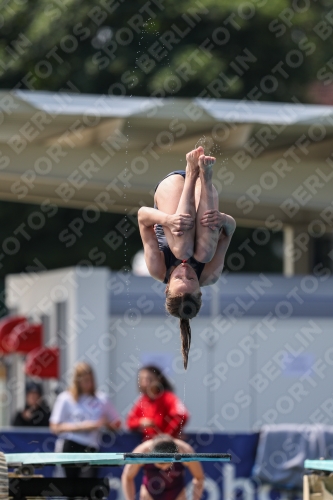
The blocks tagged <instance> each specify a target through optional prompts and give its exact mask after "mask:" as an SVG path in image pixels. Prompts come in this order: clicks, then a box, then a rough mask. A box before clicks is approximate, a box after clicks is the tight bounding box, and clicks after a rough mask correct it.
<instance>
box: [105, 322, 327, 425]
mask: <svg viewBox="0 0 333 500" xmlns="http://www.w3.org/2000/svg"><path fill="white" fill-rule="evenodd" d="M215 325H217V323H216V322H215ZM332 327H333V321H332V320H331V319H318V318H315V319H311V318H297V319H285V320H281V319H280V320H278V319H275V320H274V319H273V320H271V322H270V323H268V322H266V325H265V324H264V323H263V321H262V318H259V317H258V318H255V317H252V318H247V319H238V320H236V321H235V323H234V325H233V326H232V327H231V328H230V329H229V330H228V331H226V332H225V333H224V334H222V333H220V332H219V331H218V329H217V328H216V327H215V326H214V319H211V318H197V319H196V320H195V321H192V345H191V355H190V362H189V367H188V370H187V372H185V371H184V369H183V368H182V359H181V355H180V339H179V330H178V327H177V321H173V319H172V320H170V318H169V319H168V318H161V317H145V318H141V320H140V322H139V323H138V324H137V325H136V326H135V327H134V328H132V327H131V326H129V325H126V322H125V321H124V320H123V317H113V318H112V319H111V331H113V333H114V334H115V335H116V338H117V343H116V347H115V349H114V351H113V353H112V356H113V363H112V365H111V366H112V368H111V371H110V372H111V374H112V380H113V382H112V384H113V385H112V387H111V392H112V393H113V398H114V401H115V403H116V406H117V408H118V410H119V411H120V412H121V413H122V414H123V415H124V416H125V415H126V414H127V411H128V408H129V407H130V406H131V405H132V402H133V400H134V399H135V397H136V396H137V389H136V384H137V368H139V367H140V366H141V365H142V364H144V362H147V361H149V360H151V361H152V362H154V360H155V361H156V362H157V363H159V364H160V366H162V367H163V366H165V367H166V373H167V374H168V376H169V377H170V379H171V380H172V382H173V383H174V385H175V387H176V393H177V395H178V396H179V397H180V398H181V399H182V400H183V401H184V402H185V405H186V406H187V408H188V409H189V411H190V413H191V420H190V423H189V425H188V426H187V430H188V431H190V430H191V431H192V430H198V429H203V428H207V427H209V428H210V429H214V430H215V431H217V432H240V431H246V432H248V431H252V430H257V429H258V428H260V426H261V425H262V424H267V423H286V422H288V423H306V422H309V423H314V422H318V421H324V422H326V423H331V422H332V420H333V389H332V379H333V344H332ZM208 332H209V333H210V336H211V338H209V335H208ZM254 332H257V333H254ZM115 360H117V363H115Z"/></svg>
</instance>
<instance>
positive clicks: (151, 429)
mask: <svg viewBox="0 0 333 500" xmlns="http://www.w3.org/2000/svg"><path fill="white" fill-rule="evenodd" d="M138 382H139V391H140V392H141V397H140V398H139V399H138V400H137V402H136V403H135V404H134V406H133V408H132V409H131V411H130V412H129V414H128V416H127V426H128V428H129V429H130V430H131V431H137V432H141V433H142V435H143V439H144V440H146V439H151V438H153V437H154V436H156V435H158V434H169V435H170V436H172V437H175V438H179V437H180V436H181V433H182V432H183V427H184V425H185V424H186V422H187V421H188V419H189V413H188V411H187V409H186V408H185V406H184V405H183V403H182V402H181V400H180V399H179V398H178V397H177V396H176V395H175V394H174V392H173V387H172V385H171V383H170V382H169V381H168V379H167V378H166V377H165V376H164V375H163V373H162V372H161V370H160V369H159V368H157V366H152V365H150V366H144V367H143V368H141V370H140V371H139V376H138Z"/></svg>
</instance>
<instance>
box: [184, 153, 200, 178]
mask: <svg viewBox="0 0 333 500" xmlns="http://www.w3.org/2000/svg"><path fill="white" fill-rule="evenodd" d="M203 154H204V148H203V147H202V146H199V147H198V148H197V149H193V151H190V152H189V153H187V155H186V174H187V175H193V176H194V177H196V178H197V177H198V175H199V157H200V156H201V155H203Z"/></svg>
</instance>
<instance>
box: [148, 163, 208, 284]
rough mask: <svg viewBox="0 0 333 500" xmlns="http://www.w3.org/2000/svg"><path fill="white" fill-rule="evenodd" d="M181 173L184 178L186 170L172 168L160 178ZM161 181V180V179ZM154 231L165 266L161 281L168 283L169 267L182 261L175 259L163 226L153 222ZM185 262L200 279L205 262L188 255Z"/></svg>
mask: <svg viewBox="0 0 333 500" xmlns="http://www.w3.org/2000/svg"><path fill="white" fill-rule="evenodd" d="M177 174H178V175H181V176H182V177H184V179H185V175H186V172H185V170H174V171H173V172H170V174H168V175H166V176H165V177H164V178H163V179H162V180H164V179H166V178H167V177H170V176H171V175H177ZM161 182H162V181H161ZM161 182H159V183H158V184H157V186H156V187H155V192H156V189H157V188H158V186H159V185H160V183H161ZM154 208H156V209H157V210H158V208H157V206H156V205H154ZM154 231H155V234H156V238H157V241H158V247H159V249H160V250H161V251H162V252H163V254H164V260H165V267H166V274H165V278H164V281H163V283H168V281H169V278H170V273H171V269H172V268H173V267H174V266H179V264H181V263H182V261H181V260H180V259H177V258H176V257H175V256H174V254H173V253H172V252H171V250H170V247H169V244H168V241H167V239H166V236H165V233H164V230H163V226H162V225H161V224H155V226H154ZM186 262H187V264H189V265H190V266H191V267H192V268H193V269H194V271H195V274H196V275H197V277H198V280H200V276H201V273H202V271H203V268H204V267H205V264H204V263H203V262H198V261H197V260H196V259H195V258H194V257H190V258H189V259H187V261H186Z"/></svg>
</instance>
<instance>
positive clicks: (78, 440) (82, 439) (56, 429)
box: [50, 362, 121, 478]
mask: <svg viewBox="0 0 333 500" xmlns="http://www.w3.org/2000/svg"><path fill="white" fill-rule="evenodd" d="M120 425H121V422H120V419H119V416H118V413H117V412H116V410H115V409H114V408H113V406H112V405H111V403H110V402H109V401H108V399H107V398H106V396H105V395H103V394H101V393H98V392H96V384H95V377H94V373H93V370H92V368H91V366H90V365H88V364H87V363H84V362H80V363H78V364H77V365H76V366H75V368H74V374H73V381H72V384H71V386H70V388H69V390H67V391H64V392H62V393H61V394H59V396H58V397H57V399H56V402H55V405H54V407H53V410H52V413H51V417H50V429H51V431H52V432H53V433H54V434H57V435H58V436H59V438H60V439H61V440H63V448H62V451H63V452H64V453H70V452H73V453H85V452H89V453H92V452H97V451H98V450H99V447H100V435H101V432H102V430H103V429H111V430H116V429H119V427H120ZM65 472H66V476H67V477H71V478H75V477H83V476H84V477H93V476H96V474H97V469H94V468H91V467H90V468H89V467H86V468H84V469H82V468H79V467H65Z"/></svg>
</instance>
